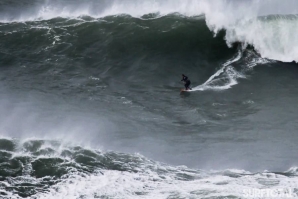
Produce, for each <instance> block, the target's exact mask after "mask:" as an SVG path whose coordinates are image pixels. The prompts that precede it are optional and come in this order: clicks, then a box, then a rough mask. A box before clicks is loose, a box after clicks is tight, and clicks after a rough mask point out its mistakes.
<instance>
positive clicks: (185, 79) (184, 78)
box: [181, 74, 191, 90]
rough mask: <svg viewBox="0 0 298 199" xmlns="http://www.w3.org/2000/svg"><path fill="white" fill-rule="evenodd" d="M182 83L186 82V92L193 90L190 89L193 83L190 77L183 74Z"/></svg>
mask: <svg viewBox="0 0 298 199" xmlns="http://www.w3.org/2000/svg"><path fill="white" fill-rule="evenodd" d="M181 81H183V82H184V86H185V90H191V88H190V84H191V82H190V80H189V79H188V77H187V76H186V75H184V74H182V80H181Z"/></svg>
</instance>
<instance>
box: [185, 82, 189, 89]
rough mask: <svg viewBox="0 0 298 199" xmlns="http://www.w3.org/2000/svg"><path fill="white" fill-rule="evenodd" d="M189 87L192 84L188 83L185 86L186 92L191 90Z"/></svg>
mask: <svg viewBox="0 0 298 199" xmlns="http://www.w3.org/2000/svg"><path fill="white" fill-rule="evenodd" d="M189 85H190V83H189V82H187V83H186V84H185V85H184V86H185V90H189V89H190V88H189Z"/></svg>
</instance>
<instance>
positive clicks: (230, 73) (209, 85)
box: [192, 50, 244, 91]
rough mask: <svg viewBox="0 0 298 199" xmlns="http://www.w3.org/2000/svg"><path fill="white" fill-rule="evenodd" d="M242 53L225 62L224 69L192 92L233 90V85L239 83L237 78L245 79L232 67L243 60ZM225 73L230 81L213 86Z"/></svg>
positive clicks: (239, 52)
mask: <svg viewBox="0 0 298 199" xmlns="http://www.w3.org/2000/svg"><path fill="white" fill-rule="evenodd" d="M241 57H242V52H241V51H240V50H239V51H238V54H237V56H236V57H234V58H232V59H230V60H228V61H227V62H225V63H224V64H223V65H222V67H221V68H220V69H219V70H218V71H217V72H216V73H215V74H213V75H212V76H211V77H209V79H208V80H207V81H206V82H205V83H204V84H202V85H199V86H196V87H194V88H193V89H192V91H203V90H224V89H228V88H231V87H232V86H233V85H236V84H237V83H238V82H237V80H236V78H237V77H244V76H243V75H240V74H239V73H238V72H237V71H236V70H235V69H234V68H233V67H231V66H230V65H231V64H232V63H234V62H237V61H239V60H240V59H241ZM224 73H225V75H226V76H225V77H224V78H225V79H227V80H228V81H227V82H225V83H224V85H213V84H214V83H216V81H217V80H218V79H216V78H218V77H220V75H222V74H224Z"/></svg>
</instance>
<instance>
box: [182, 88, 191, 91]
mask: <svg viewBox="0 0 298 199" xmlns="http://www.w3.org/2000/svg"><path fill="white" fill-rule="evenodd" d="M188 91H190V90H185V89H184V88H182V89H181V90H180V92H188Z"/></svg>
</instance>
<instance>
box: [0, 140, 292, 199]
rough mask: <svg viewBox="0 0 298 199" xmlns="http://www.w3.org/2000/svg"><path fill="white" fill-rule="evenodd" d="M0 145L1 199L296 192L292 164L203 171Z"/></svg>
mask: <svg viewBox="0 0 298 199" xmlns="http://www.w3.org/2000/svg"><path fill="white" fill-rule="evenodd" d="M0 143H1V145H0V153H1V159H0V164H1V170H0V173H1V181H0V191H1V192H0V195H1V197H2V198H19V197H22V198H69V199H72V198H202V197H205V198H209V197H214V198H217V197H219V198H221V197H225V198H238V197H239V198H241V197H242V196H244V194H248V193H249V192H247V193H246V192H245V190H249V189H255V190H258V189H260V188H261V187H270V188H271V189H276V190H278V189H284V187H287V190H291V191H288V192H287V193H286V194H288V195H285V196H287V197H294V196H295V194H296V193H298V190H297V188H296V187H295V186H296V180H297V176H298V173H297V168H291V169H290V170H288V171H286V172H283V173H270V172H263V173H255V174H254V173H250V172H246V171H243V170H225V171H213V172H204V171H201V170H194V169H189V168H187V167H185V166H181V167H173V166H169V165H165V164H160V163H157V162H154V161H152V160H148V159H146V158H145V157H143V156H141V155H138V154H135V155H127V154H123V153H115V152H104V151H100V150H92V149H86V148H82V147H80V146H69V145H65V144H62V143H61V142H59V141H50V140H24V141H19V140H9V139H0ZM218 186H221V188H220V189H218ZM287 190H286V189H285V191H287Z"/></svg>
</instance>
